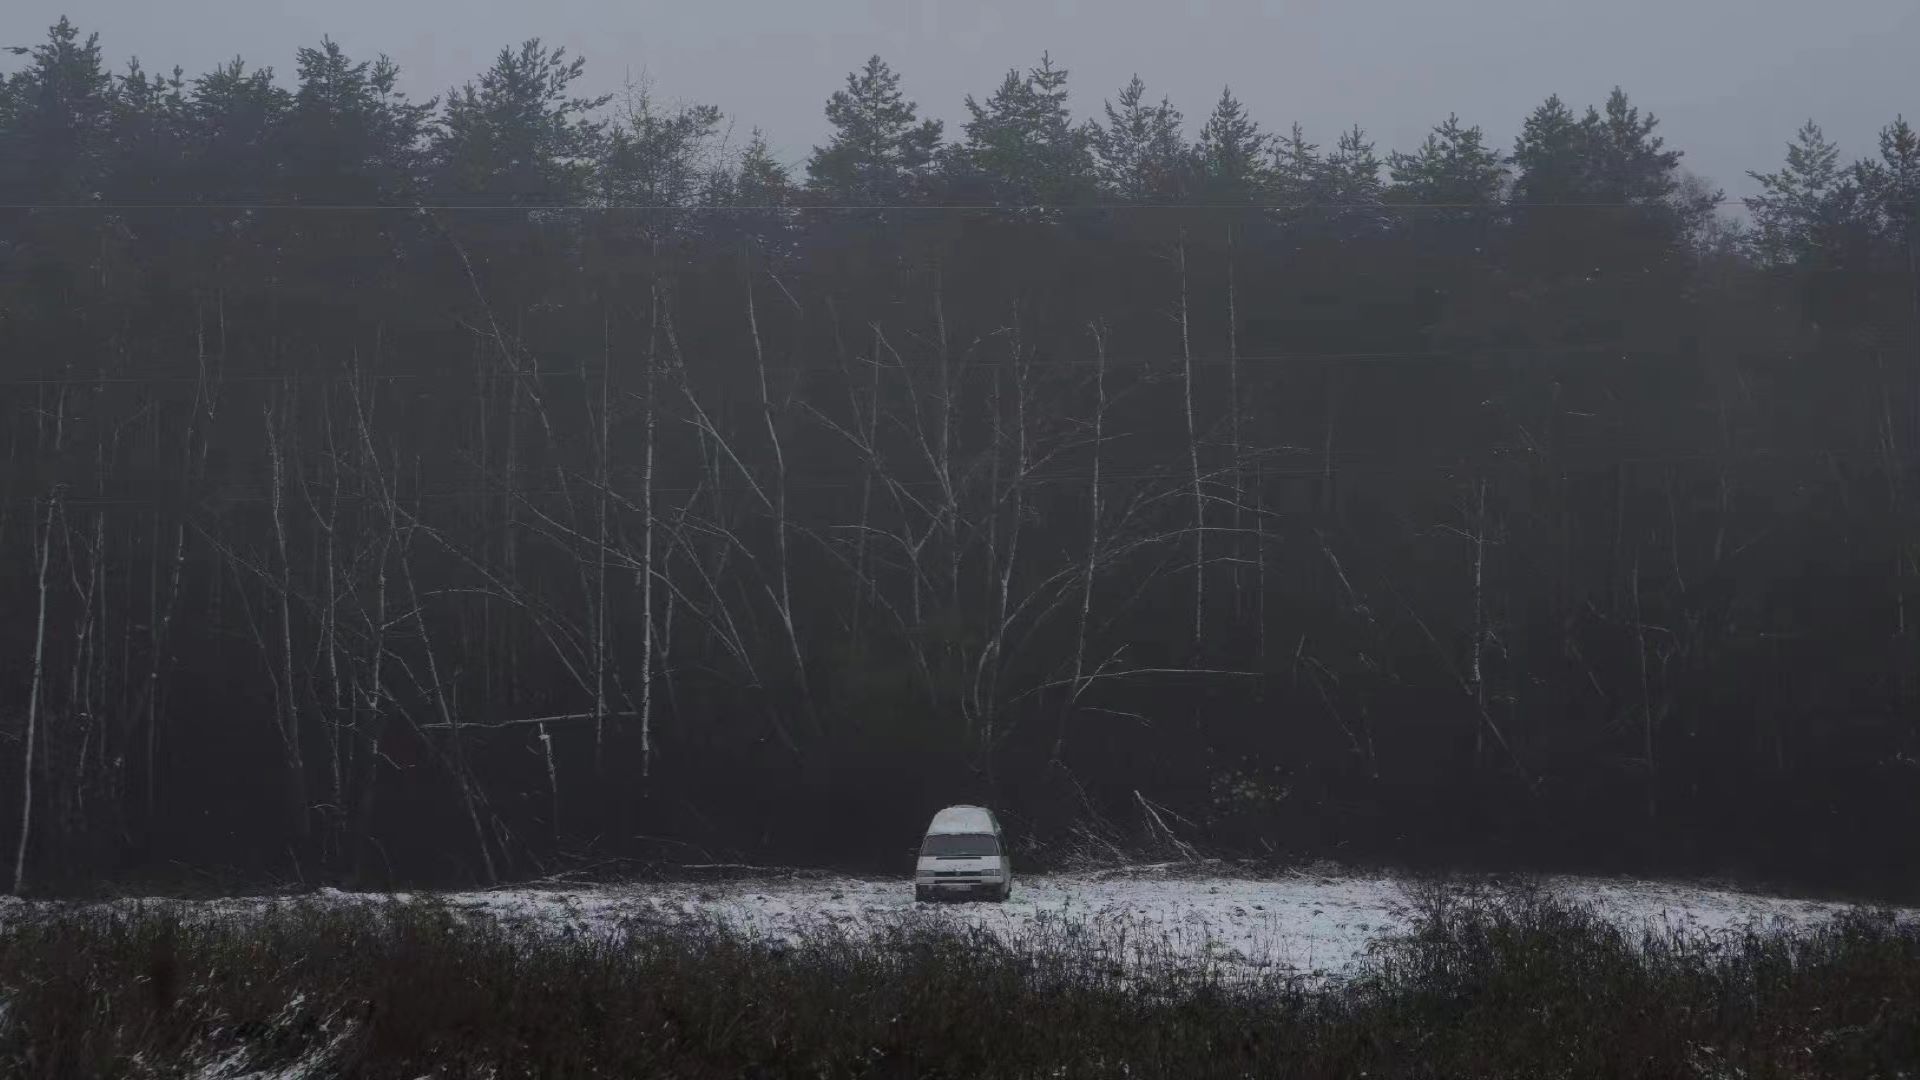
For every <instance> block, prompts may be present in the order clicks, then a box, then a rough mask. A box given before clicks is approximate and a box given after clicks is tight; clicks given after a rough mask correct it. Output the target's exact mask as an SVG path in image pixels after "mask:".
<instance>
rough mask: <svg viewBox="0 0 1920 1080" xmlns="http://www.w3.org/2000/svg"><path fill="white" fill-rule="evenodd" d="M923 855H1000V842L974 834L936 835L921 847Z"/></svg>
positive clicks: (931, 836) (929, 837) (986, 836)
mask: <svg viewBox="0 0 1920 1080" xmlns="http://www.w3.org/2000/svg"><path fill="white" fill-rule="evenodd" d="M920 854H922V855H976V856H978V855H998V854H1000V841H998V840H996V839H994V838H993V837H992V836H988V835H985V834H974V833H934V834H932V835H930V836H928V837H927V839H926V842H925V843H923V844H921V845H920Z"/></svg>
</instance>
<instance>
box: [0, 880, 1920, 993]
mask: <svg viewBox="0 0 1920 1080" xmlns="http://www.w3.org/2000/svg"><path fill="white" fill-rule="evenodd" d="M1536 883H1537V884H1538V885H1539V886H1540V887H1541V888H1542V889H1543V891H1545V892H1547V893H1548V894H1550V895H1554V896H1557V897H1560V898H1563V899H1568V900H1572V901H1575V902H1578V903H1582V904H1586V905H1589V906H1591V907H1592V908H1594V909H1595V910H1596V911H1597V912H1599V913H1600V914H1602V915H1604V916H1606V917H1608V918H1610V919H1612V920H1614V921H1615V922H1616V923H1617V924H1619V925H1621V926H1622V927H1623V928H1625V929H1629V930H1639V929H1641V928H1643V927H1650V928H1654V929H1661V928H1674V929H1680V930H1685V931H1689V932H1694V933H1702V934H1709V935H1713V934H1725V933H1738V932H1741V931H1743V930H1746V929H1749V928H1759V929H1767V928H1772V927H1776V926H1784V927H1788V928H1791V927H1798V926H1806V925H1810V924H1816V923H1819V922H1822V921H1824V920H1825V919H1827V918H1828V917H1829V916H1831V915H1834V914H1837V913H1839V912H1841V911H1844V910H1846V908H1847V905H1845V904H1841V903H1828V902H1817V901H1807V900H1792V899H1784V898H1778V897H1767V896H1760V895H1754V894H1749V893H1741V892H1734V891H1729V890H1724V889H1716V888H1710V887H1704V886H1698V885H1685V884H1677V883H1665V882H1654V881H1637V880H1625V879H1600V878H1573V877H1557V878H1544V879H1539V880H1538V881H1537V882H1536ZM1417 888H1418V886H1410V885H1409V884H1408V883H1407V882H1405V881H1404V880H1403V879H1395V878H1391V877H1379V876H1365V875H1346V874H1333V875H1320V874H1294V875H1287V876H1281V877H1277V878H1261V879H1254V878H1241V877H1193V876H1187V875H1169V874H1167V873H1164V872H1159V871H1156V870H1155V869H1153V868H1141V869H1136V870H1130V871H1109V872H1105V873H1098V874H1060V875H1048V876H1038V877H1025V878H1017V879H1016V883H1015V887H1014V892H1013V897H1012V899H1010V900H1008V901H1007V902H1006V903H1004V904H993V903H947V904H935V905H927V904H916V903H914V902H913V899H912V889H911V887H910V885H909V883H908V882H907V881H906V880H904V879H895V880H874V879H859V878H845V877H821V876H810V875H804V874H797V873H796V874H791V875H766V876H759V877H753V878H748V879H741V880H728V881H712V882H690V883H652V882H649V883H645V884H632V885H594V886H583V887H580V888H575V889H569V888H516V889H497V890H491V891H486V892H466V893H443V894H434V897H435V898H436V899H438V900H440V901H442V902H444V903H446V904H448V905H449V906H451V907H452V908H454V909H456V910H460V911H464V912H467V913H469V914H471V915H472V916H474V917H477V918H490V919H494V920H498V921H499V922H500V924H501V925H503V926H507V927H510V928H514V929H518V930H522V931H524V932H526V933H527V934H529V935H534V936H541V935H593V934H597V933H602V932H606V931H609V930H617V929H622V928H628V929H640V928H645V927H648V926H661V925H674V924H683V923H697V924H707V925H716V924H717V925H720V926H724V927H727V928H730V929H732V930H735V931H738V932H741V933H744V934H747V935H750V936H753V937H755V938H758V939H761V940H765V941H771V942H780V943H786V944H792V943H796V942H798V941H800V940H802V939H804V938H810V937H818V936H822V935H825V936H830V937H831V936H847V937H852V938H856V939H857V938H860V937H863V936H868V935H872V934H875V933H876V932H879V931H882V930H885V929H887V928H889V927H891V926H897V925H902V924H913V923H916V922H919V923H936V924H939V923H945V924H947V925H958V926H962V927H977V928H979V929H981V930H983V931H985V932H987V933H990V934H992V935H993V936H994V937H996V938H998V939H1000V940H1002V941H1004V942H1006V943H1007V944H1009V945H1013V946H1016V947H1026V948H1032V949H1037V950H1055V949H1067V948H1071V949H1072V950H1073V951H1074V953H1075V954H1076V955H1079V956H1082V957H1086V956H1092V957H1096V958H1099V959H1100V960H1101V961H1102V962H1107V963H1111V964H1112V965H1114V966H1115V967H1116V968H1120V969H1142V968H1162V967H1165V966H1172V967H1188V966H1204V967H1208V968H1211V969H1213V970H1215V971H1218V972H1221V973H1223V974H1227V975H1233V974H1244V975H1259V974H1275V975H1297V976H1301V977H1303V978H1306V979H1307V980H1309V981H1320V980H1324V979H1330V978H1331V979H1337V978H1339V977H1341V976H1342V975H1344V974H1347V973H1350V972H1351V971H1352V970H1353V969H1354V967H1355V965H1356V963H1357V962H1358V961H1359V960H1360V959H1361V958H1362V957H1363V956H1364V955H1365V954H1366V950H1367V947H1368V946H1369V945H1370V944H1371V943H1373V942H1375V941H1378V940H1380V939H1382V938H1384V937H1387V936H1389V935H1393V934H1397V933H1403V932H1405V931H1406V930H1407V929H1409V928H1410V926H1411V921H1412V916H1413V899H1412V896H1411V894H1410V891H1409V890H1410V889H1417ZM409 898H410V897H408V896H407V895H406V894H399V895H395V896H388V895H385V894H363V893H343V892H339V891H336V890H323V891H322V892H321V893H319V894H318V895H317V896H314V895H309V896H305V897H296V898H235V899H231V900H220V901H197V902H185V901H179V902H176V901H133V900H125V901H116V902H115V903H116V905H128V904H133V903H144V904H147V905H149V906H178V907H181V908H182V909H185V910H187V911H190V912H193V913H196V914H207V915H216V916H234V917H244V915H245V913H246V912H249V911H258V910H261V909H263V908H266V907H269V906H272V905H276V904H284V903H301V902H316V901H317V902H320V903H329V904H342V905H349V904H381V903H384V902H386V901H388V900H404V899H409ZM22 906H25V905H22ZM14 910H15V911H16V912H18V911H19V910H20V907H19V906H15V907H14ZM7 911H8V907H7V906H4V905H0V920H4V919H5V918H6V917H7ZM1907 914H1909V915H1913V914H1916V913H1915V912H1908V913H1907Z"/></svg>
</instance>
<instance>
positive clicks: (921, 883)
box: [913, 806, 1013, 901]
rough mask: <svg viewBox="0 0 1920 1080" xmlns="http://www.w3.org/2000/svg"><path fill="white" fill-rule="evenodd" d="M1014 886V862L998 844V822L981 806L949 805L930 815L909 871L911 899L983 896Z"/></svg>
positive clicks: (999, 895) (1001, 896)
mask: <svg viewBox="0 0 1920 1080" xmlns="http://www.w3.org/2000/svg"><path fill="white" fill-rule="evenodd" d="M1012 891H1013V863H1012V862H1011V861H1009V860H1008V858H1007V848H1006V845H1005V844H1003V843H1001V838H1000V822H999V821H997V820H995V819H994V816H993V811H991V810H988V809H987V808H986V807H984V806H949V807H947V808H946V809H945V810H942V811H940V812H939V813H937V814H935V815H933V823H932V824H931V825H928V826H927V836H926V839H924V840H922V841H921V842H920V858H919V862H918V863H917V864H916V865H915V867H914V871H913V898H914V899H915V900H919V901H927V900H935V899H939V898H940V897H944V896H985V897H986V898H987V899H989V900H994V901H1000V900H1005V899H1006V898H1007V895H1008V894H1009V893H1011V892H1012Z"/></svg>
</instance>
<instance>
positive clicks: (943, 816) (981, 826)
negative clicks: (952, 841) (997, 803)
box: [927, 806, 1000, 836]
mask: <svg viewBox="0 0 1920 1080" xmlns="http://www.w3.org/2000/svg"><path fill="white" fill-rule="evenodd" d="M999 831H1000V826H999V825H998V824H997V823H996V822H995V821H994V820H993V811H991V810H988V809H987V808H986V807H984V806H949V807H947V808H946V809H945V810H942V811H940V812H939V813H937V814H935V815H933V824H931V825H929V826H927V835H929V836H933V835H935V834H951V833H970V834H978V833H997V832H999Z"/></svg>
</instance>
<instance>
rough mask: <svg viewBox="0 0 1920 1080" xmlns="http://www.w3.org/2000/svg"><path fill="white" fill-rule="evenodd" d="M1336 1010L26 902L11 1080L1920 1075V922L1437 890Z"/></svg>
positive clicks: (671, 949)
mask: <svg viewBox="0 0 1920 1080" xmlns="http://www.w3.org/2000/svg"><path fill="white" fill-rule="evenodd" d="M1421 902H1422V907H1423V912H1424V913H1423V917H1422V919H1421V921H1420V926H1419V929H1418V930H1417V932H1416V933H1415V934H1413V935H1412V936H1411V937H1410V938H1408V939H1405V940H1402V941H1397V942H1393V943H1390V944H1387V945H1384V946H1382V947H1381V948H1379V949H1378V950H1377V951H1376V953H1375V954H1374V955H1373V956H1372V957H1371V958H1370V960H1369V961H1368V963H1367V964H1366V966H1365V969H1364V970H1363V971H1362V973H1361V974H1360V975H1359V976H1358V977H1357V978H1355V979H1353V980H1352V981H1350V982H1348V983H1345V984H1343V985H1341V986H1339V987H1336V988H1334V989H1326V990H1313V989H1309V988H1306V987H1304V986H1302V985H1300V984H1297V983H1296V984H1289V983H1286V982H1283V981H1279V980H1272V981H1266V982H1260V983H1246V982H1237V983H1236V982H1231V981H1229V980H1228V979H1227V978H1226V977H1225V976H1214V975H1208V976H1204V977H1201V978H1198V979H1196V978H1194V977H1193V976H1192V975H1191V974H1188V975H1185V976H1181V977H1180V978H1179V981H1178V982H1177V984H1176V983H1173V982H1170V981H1169V980H1172V979H1173V978H1174V976H1173V975H1172V974H1170V973H1158V974H1155V973H1149V974H1147V975H1145V976H1135V977H1131V978H1123V977H1121V976H1119V975H1118V974H1117V973H1115V972H1114V971H1113V969H1112V968H1111V966H1110V965H1108V964H1106V963H1104V962H1102V961H1100V960H1099V959H1098V958H1092V957H1076V956H1073V955H1070V954H1061V953H1059V952H1057V951H1045V952H1035V951H1032V950H1024V949H1020V948H1018V947H1008V946H1004V945H1001V944H998V943H996V942H995V941H994V939H992V938H989V937H986V936H984V935H978V936H976V935H971V934H968V933H965V932H962V931H956V930H954V929H952V927H951V926H941V925H932V924H929V925H913V924H902V925H899V926H894V927H891V928H887V929H885V930H883V931H882V932H881V933H880V934H879V936H878V937H876V938H872V939H858V938H848V937H822V938H818V939H815V940H812V941H809V942H807V943H804V944H802V945H800V946H797V947H783V946H779V945H775V944H772V943H767V942H755V941H750V940H747V939H744V938H741V937H739V936H735V935H731V934H728V933H724V932H721V931H719V930H716V929H711V928H693V929H688V928H680V929H669V928H657V927H656V928H645V929H635V930H631V931H621V932H614V933H609V934H607V935H604V936H600V937H580V936H574V937H569V938H562V939H559V940H541V939H535V938H531V937H528V936H526V935H522V934H516V933H515V932H512V931H510V930H506V929H502V928H500V927H498V926H496V925H494V924H493V923H491V922H488V921H484V920H475V919H472V918H470V917H468V916H465V915H462V914H460V913H457V912H455V911H452V910H450V909H448V908H445V907H442V906H438V905H435V904H432V903H427V902H408V903H404V904H401V903H394V904H389V905H386V906H384V907H378V908H339V907H325V906H320V905H297V906H288V907H281V908H276V909H273V910H270V911H267V912H265V913H263V914H260V915H257V916H249V917H245V918H239V919H227V920H224V921H216V920H213V919H208V918H195V917H193V916H192V914H191V913H190V912H191V909H186V910H187V912H188V913H187V914H183V913H182V911H181V910H177V909H147V910H140V909H120V910H112V909H107V910H102V909H91V910H83V909H52V910H48V909H40V910H37V911H34V912H31V913H28V912H26V911H25V910H24V909H15V910H14V911H12V912H11V913H9V915H8V916H7V921H6V923H5V925H4V926H0V1075H8V1076H15V1075H18V1076H27V1077H170V1076H240V1075H258V1074H262V1073H264V1074H265V1075H269V1076H271V1075H275V1074H276V1073H275V1071H276V1070H286V1071H285V1072H284V1073H281V1075H286V1076H294V1075H300V1076H306V1077H323V1076H339V1077H393V1078H405V1080H413V1078H416V1077H420V1076H423V1075H432V1076H446V1077H479V1076H509V1075H512V1076H578V1075H601V1076H651V1075H671V1076H676V1077H709V1076H711V1077H738V1076H747V1077H775V1076H870V1077H909V1076H912V1077H955V1078H960V1077H998V1076H1008V1077H1012V1076H1044V1077H1079V1076H1087V1077H1094V1076H1099V1077H1105V1076H1120V1075H1125V1076H1130V1077H1212V1076H1221V1077H1225V1076H1236V1077H1237V1076H1274V1075H1281V1076H1286V1075H1298V1076H1357V1075H1360V1074H1362V1073H1365V1074H1366V1075H1368V1076H1369V1077H1393V1076H1408V1077H1453V1076H1467V1075H1471V1076H1508V1077H1552V1076H1660V1077H1669V1076H1697V1077H1736V1076H1740V1077H1767V1076H1796V1077H1798V1076H1835V1077H1842V1076H1844V1077H1873V1076H1880V1077H1889V1078H1891V1077H1896V1076H1902V1075H1907V1076H1911V1075H1920V927H1916V926H1915V925H1913V924H1912V923H1904V924H1903V923H1899V922H1896V921H1895V920H1894V919H1892V918H1891V917H1888V916H1882V915H1875V914H1866V913H1862V914H1856V915H1849V916H1846V917H1844V918H1841V919H1838V920H1836V921H1834V922H1833V923H1831V924H1829V925H1827V926H1825V927H1823V928H1820V929H1818V930H1815V931H1811V932H1804V933H1800V934H1797V935H1793V936H1788V935H1785V934H1779V933H1768V934H1752V935H1746V936H1740V937H1733V938H1721V939H1709V938H1706V937H1700V936H1689V935H1684V934H1671V933H1668V934H1655V935H1633V934H1629V933H1626V932H1623V931H1621V930H1619V929H1616V928H1615V927H1613V926H1612V925H1610V924H1608V923H1607V922H1605V921H1603V920H1601V919H1599V918H1598V917H1596V916H1594V915H1592V914H1591V913H1589V912H1587V911H1585V910H1583V909H1580V908H1576V907H1569V906H1566V905H1563V904H1560V903H1556V902H1553V901H1551V900H1548V899H1546V898H1544V897H1542V896H1540V895H1538V894H1535V893H1529V892H1524V891H1522V892H1506V893H1500V894H1473V893H1465V892H1460V891H1455V890H1440V889H1434V890H1431V891H1429V892H1427V893H1426V894H1424V895H1423V896H1422V897H1421Z"/></svg>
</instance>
